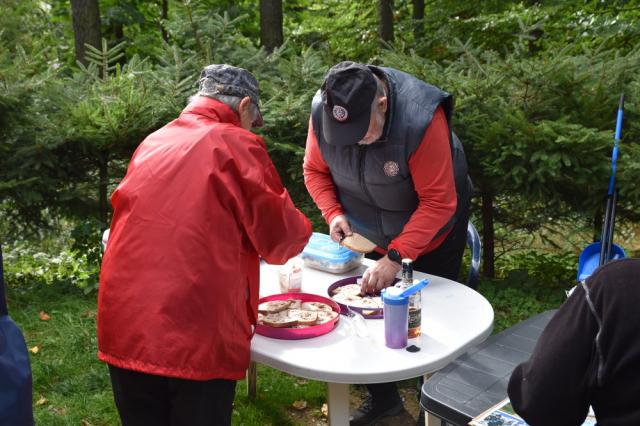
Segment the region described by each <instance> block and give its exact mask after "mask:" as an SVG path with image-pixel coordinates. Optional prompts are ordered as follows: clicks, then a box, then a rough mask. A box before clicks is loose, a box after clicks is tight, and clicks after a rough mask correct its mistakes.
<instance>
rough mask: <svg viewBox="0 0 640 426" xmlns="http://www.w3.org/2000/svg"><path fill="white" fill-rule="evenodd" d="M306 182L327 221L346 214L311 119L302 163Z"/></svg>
mask: <svg viewBox="0 0 640 426" xmlns="http://www.w3.org/2000/svg"><path fill="white" fill-rule="evenodd" d="M302 172H303V175H304V184H305V186H306V187H307V191H309V194H310V195H311V198H313V201H314V202H315V203H316V205H317V206H318V208H319V209H320V211H321V212H322V217H324V220H325V221H326V222H327V223H330V222H331V220H332V219H333V218H334V217H336V216H338V215H341V214H344V210H343V209H342V205H340V203H339V202H338V197H337V195H336V187H335V185H334V184H333V179H332V178H331V172H330V171H329V166H327V163H325V162H324V159H323V158H322V153H321V152H320V147H318V140H317V139H316V134H315V133H314V132H313V124H312V122H311V119H309V132H308V133H307V145H306V148H305V151H304V162H303V163H302Z"/></svg>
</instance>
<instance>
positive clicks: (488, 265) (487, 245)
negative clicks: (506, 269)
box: [481, 188, 495, 278]
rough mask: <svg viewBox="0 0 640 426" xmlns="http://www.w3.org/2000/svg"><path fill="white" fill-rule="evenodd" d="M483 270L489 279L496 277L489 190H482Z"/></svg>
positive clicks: (491, 197)
mask: <svg viewBox="0 0 640 426" xmlns="http://www.w3.org/2000/svg"><path fill="white" fill-rule="evenodd" d="M481 195H482V242H483V247H482V262H483V263H484V267H483V268H482V272H483V275H484V276H485V277H487V278H493V277H494V276H495V264H494V259H495V235H494V231H493V193H492V192H491V190H489V189H487V188H483V189H482V194H481Z"/></svg>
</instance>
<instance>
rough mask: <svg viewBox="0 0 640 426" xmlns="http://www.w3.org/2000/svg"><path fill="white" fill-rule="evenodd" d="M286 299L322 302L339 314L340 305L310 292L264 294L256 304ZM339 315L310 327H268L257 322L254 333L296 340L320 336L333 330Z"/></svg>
mask: <svg viewBox="0 0 640 426" xmlns="http://www.w3.org/2000/svg"><path fill="white" fill-rule="evenodd" d="M287 299H298V300H302V301H303V302H322V303H325V304H327V305H329V306H331V309H333V310H334V311H335V312H337V313H338V314H340V307H339V306H338V304H337V303H336V302H334V301H333V300H331V299H329V298H326V297H324V296H318V295H317V294H310V293H282V294H273V295H271V296H266V297H262V298H260V300H258V304H260V303H263V302H270V301H272V300H287ZM339 318H340V315H338V316H336V317H335V318H334V319H332V320H330V321H327V322H325V323H324V324H319V325H312V326H310V327H305V328H277V327H269V326H268V325H263V324H258V325H257V326H256V333H258V334H260V335H262V336H267V337H272V338H274V339H284V340H298V339H309V338H311V337H318V336H322V335H323V334H326V333H328V332H330V331H331V330H333V329H334V328H335V327H336V324H337V323H338V319H339Z"/></svg>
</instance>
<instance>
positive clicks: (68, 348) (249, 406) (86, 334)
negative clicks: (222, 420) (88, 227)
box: [8, 285, 326, 426]
mask: <svg viewBox="0 0 640 426" xmlns="http://www.w3.org/2000/svg"><path fill="white" fill-rule="evenodd" d="M8 298H9V304H10V306H9V309H10V314H11V317H12V318H13V319H14V320H15V321H16V323H17V324H18V325H19V327H20V328H21V329H22V331H23V333H24V335H25V340H26V342H27V347H28V348H30V349H31V351H30V359H31V369H32V373H33V401H34V416H35V419H36V424H41V425H47V426H56V425H83V426H91V425H94V426H98V425H118V424H120V422H119V419H118V414H117V412H116V408H115V405H114V402H113V396H112V393H111V384H110V381H109V373H108V371H107V367H106V365H105V364H103V363H102V362H100V361H98V359H97V339H96V333H95V330H96V300H95V295H85V294H83V292H82V291H81V290H79V289H76V288H74V287H71V286H64V285H41V286H32V287H31V288H28V289H26V288H22V289H20V290H17V289H15V288H9V291H8ZM40 312H44V313H46V314H47V315H48V317H49V319H48V320H43V319H41V314H40ZM35 348H37V352H36V349H35ZM34 352H35V353H34ZM325 389H326V387H325V384H324V383H321V382H316V381H312V380H303V379H300V378H297V377H293V376H290V375H288V374H284V373H281V372H279V371H276V370H273V369H271V368H269V367H265V366H262V365H259V366H258V396H257V398H256V399H255V400H253V401H250V400H249V399H248V397H247V391H246V384H245V381H239V382H238V386H237V389H236V395H237V396H236V401H235V406H234V411H233V424H238V425H274V426H276V425H278V426H279V425H296V424H309V422H308V419H313V418H318V419H321V418H322V412H321V409H322V405H323V404H324V403H325V402H326V397H325ZM295 401H305V402H306V408H305V409H304V410H300V411H299V410H296V409H295V408H293V403H294V402H295Z"/></svg>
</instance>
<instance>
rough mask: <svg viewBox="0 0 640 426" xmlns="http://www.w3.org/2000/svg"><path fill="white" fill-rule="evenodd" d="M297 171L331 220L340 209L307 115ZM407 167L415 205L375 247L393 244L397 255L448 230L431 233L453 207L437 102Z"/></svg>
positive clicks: (409, 253)
mask: <svg viewBox="0 0 640 426" xmlns="http://www.w3.org/2000/svg"><path fill="white" fill-rule="evenodd" d="M303 170H304V183H305V185H306V186H307V190H308V191H309V193H310V194H311V197H312V198H313V201H315V203H316V205H317V206H318V208H319V209H320V211H321V212H322V216H323V217H324V219H325V220H326V222H327V223H331V220H332V219H333V218H334V217H336V216H338V215H340V214H344V211H343V208H342V205H341V204H340V202H339V201H338V197H337V195H336V188H335V185H334V183H333V179H332V178H331V171H330V169H329V166H328V165H327V163H326V162H325V161H324V158H323V157H322V153H321V152H320V148H319V147H318V141H317V139H316V135H315V133H314V131H313V128H312V124H311V120H309V132H308V134H307V146H306V151H305V155H304V164H303ZM409 170H410V171H411V177H412V179H413V184H414V188H415V191H416V193H417V194H418V199H419V204H418V208H417V209H416V211H415V212H414V213H413V215H412V216H411V219H410V220H409V222H407V224H406V225H405V226H404V229H403V230H402V233H401V234H400V235H398V236H397V237H396V238H395V239H394V240H393V241H392V242H391V243H390V244H389V247H379V248H377V249H376V251H378V252H381V253H384V252H385V251H386V249H387V248H389V249H390V248H395V249H396V250H398V252H400V254H401V255H402V256H403V257H408V258H411V259H417V258H418V257H419V256H421V255H423V254H425V253H428V252H430V251H433V250H435V249H436V248H438V246H439V245H440V244H441V243H442V241H444V239H445V238H446V237H447V235H449V232H450V231H447V232H444V233H442V234H441V235H440V236H438V237H435V235H436V233H437V232H438V231H439V230H440V229H441V228H442V227H443V226H444V225H445V224H446V223H447V222H448V221H449V220H450V219H451V216H453V214H454V213H455V211H456V206H457V200H456V191H455V181H454V178H453V166H452V163H451V146H450V144H449V126H448V124H447V118H446V117H445V114H444V111H443V110H442V107H438V108H437V109H436V111H435V112H434V114H433V119H432V120H431V124H430V125H429V127H427V130H426V131H425V133H424V136H423V138H422V142H421V143H420V146H419V147H418V149H417V150H416V151H415V152H414V153H413V155H412V156H411V157H410V158H409Z"/></svg>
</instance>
